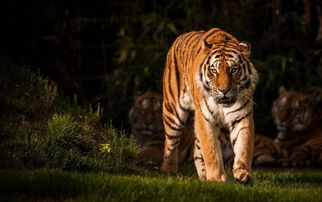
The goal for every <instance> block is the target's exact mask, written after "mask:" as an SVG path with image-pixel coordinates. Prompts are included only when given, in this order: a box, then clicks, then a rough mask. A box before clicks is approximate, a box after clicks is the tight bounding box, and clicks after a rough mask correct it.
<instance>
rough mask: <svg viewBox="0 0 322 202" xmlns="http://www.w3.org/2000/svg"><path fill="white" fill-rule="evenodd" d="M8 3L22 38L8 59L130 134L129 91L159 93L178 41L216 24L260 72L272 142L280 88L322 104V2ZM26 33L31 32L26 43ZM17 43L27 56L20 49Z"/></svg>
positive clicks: (264, 122) (261, 116)
mask: <svg viewBox="0 0 322 202" xmlns="http://www.w3.org/2000/svg"><path fill="white" fill-rule="evenodd" d="M307 2H310V5H307ZM7 4H9V6H10V8H13V12H8V16H9V18H10V17H11V18H10V19H11V21H10V23H8V26H7V27H9V29H8V30H6V31H9V32H10V31H13V33H17V34H14V35H13V36H11V35H10V34H8V37H7V38H6V39H10V38H13V37H15V38H14V39H15V40H12V41H14V42H15V43H11V42H10V40H7V41H8V42H6V43H4V46H3V47H5V48H6V47H7V49H8V50H11V51H7V52H6V54H7V55H9V57H13V55H15V56H16V57H18V56H19V55H20V58H24V59H23V61H28V62H29V63H32V64H36V66H37V67H38V68H40V71H41V72H42V73H44V74H47V75H49V76H50V77H51V78H53V79H54V80H55V81H56V82H57V83H58V84H59V85H60V86H61V88H62V89H63V90H64V92H65V93H68V94H70V95H73V93H75V92H76V93H77V94H78V97H79V100H81V101H84V100H85V101H87V102H92V103H96V102H101V103H102V105H103V107H104V109H105V111H104V116H103V117H104V119H105V120H108V119H112V120H113V122H114V123H115V124H116V125H118V126H120V127H123V128H124V127H125V129H127V112H128V109H129V108H130V106H131V104H132V102H133V91H137V90H140V91H146V90H156V91H161V88H162V85H161V79H162V71H163V67H164V64H165V56H166V54H167V51H168V49H169V47H170V46H171V43H172V42H173V40H174V39H175V38H176V37H177V36H178V35H180V34H181V33H184V32H187V31H190V30H206V29H209V28H211V27H220V28H222V29H223V30H225V31H227V32H229V33H231V34H233V35H235V36H236V37H237V38H238V39H240V40H246V41H248V42H250V43H251V44H252V61H253V62H254V64H255V66H256V67H257V69H258V71H259V72H260V75H261V80H260V83H259V85H258V88H257V91H256V94H255V102H256V107H255V121H256V127H257V130H258V132H261V133H264V134H266V135H268V136H274V133H275V131H274V129H273V128H274V127H273V124H272V121H271V118H270V117H271V116H270V107H271V103H272V100H273V99H274V98H275V97H276V95H277V89H278V87H279V86H281V85H284V86H286V87H287V88H291V89H296V90H301V91H304V92H306V93H312V94H315V95H316V98H317V99H318V100H321V97H322V96H321V95H322V93H321V92H322V89H321V78H322V59H321V58H322V47H321V41H319V40H318V37H317V34H318V28H319V21H318V20H319V16H318V15H319V14H318V11H317V10H318V8H320V10H321V5H320V4H321V3H320V1H316V0H313V1H281V0H269V1H260V0H247V1H242V0H237V1H236V0H226V1H212V0H184V1H181V0H175V1H148V0H143V1H132V0H122V1H108V0H95V1H91V3H90V4H89V3H88V2H87V1H69V2H66V1H55V2H52V1H40V0H34V1H33V4H32V5H31V4H30V3H29V2H28V3H24V2H20V1H19V0H14V1H10V3H7ZM22 6H24V8H29V9H22V8H21V7H22ZM26 10H27V11H26ZM16 14H18V16H19V14H20V16H23V18H17V17H16V16H17V15H16ZM19 25H21V26H19ZM27 28H28V29H27ZM23 29H25V30H28V31H25V32H24V33H25V34H24V35H22V36H20V35H19V34H18V33H21V32H22V31H23ZM9 32H8V33H9ZM17 41H18V42H19V43H20V44H19V43H18V42H17ZM21 42H24V43H23V44H25V45H28V47H32V48H31V51H29V49H28V48H22V49H21V46H19V45H21ZM8 47H10V48H8ZM17 47H19V48H17ZM23 47H24V46H23ZM19 51H21V53H20V52H19ZM17 53H20V54H18V56H17ZM26 53H27V54H26ZM39 56H41V57H39Z"/></svg>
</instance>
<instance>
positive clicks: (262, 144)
mask: <svg viewBox="0 0 322 202" xmlns="http://www.w3.org/2000/svg"><path fill="white" fill-rule="evenodd" d="M219 139H220V143H221V150H222V155H223V160H224V164H225V165H226V166H228V167H230V166H231V165H232V163H233V161H234V156H235V155H234V151H233V149H232V147H231V142H230V140H229V134H227V133H226V132H221V133H220V134H219ZM281 156H282V150H281V148H280V146H279V145H278V144H276V143H275V142H274V141H273V139H271V138H268V137H265V136H264V135H261V134H255V136H254V155H253V165H255V166H268V165H276V164H277V162H278V159H279V157H281Z"/></svg>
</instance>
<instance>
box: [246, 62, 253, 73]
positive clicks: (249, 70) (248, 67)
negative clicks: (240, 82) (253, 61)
mask: <svg viewBox="0 0 322 202" xmlns="http://www.w3.org/2000/svg"><path fill="white" fill-rule="evenodd" d="M246 67H247V69H248V73H249V74H252V69H251V68H250V65H249V62H248V61H247V64H246Z"/></svg>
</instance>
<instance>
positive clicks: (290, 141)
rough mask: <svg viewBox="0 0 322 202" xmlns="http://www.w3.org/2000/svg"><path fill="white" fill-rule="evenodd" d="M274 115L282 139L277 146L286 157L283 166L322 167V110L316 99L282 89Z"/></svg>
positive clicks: (277, 141) (282, 160)
mask: <svg viewBox="0 0 322 202" xmlns="http://www.w3.org/2000/svg"><path fill="white" fill-rule="evenodd" d="M272 114H273V118H274V122H275V125H276V128H277V130H278V135H277V137H276V138H275V140H274V141H275V142H276V144H277V145H279V147H281V149H282V150H283V151H285V154H284V155H283V158H282V159H280V160H279V161H280V163H281V164H282V165H283V166H293V167H303V166H316V165H318V166H321V163H322V119H321V115H322V110H321V108H320V107H319V106H318V102H317V101H315V100H314V99H313V96H310V95H305V94H303V93H301V92H298V91H292V90H286V89H285V88H284V87H280V89H279V97H278V98H277V99H276V100H275V101H274V102H273V106H272Z"/></svg>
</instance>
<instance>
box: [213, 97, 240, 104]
mask: <svg viewBox="0 0 322 202" xmlns="http://www.w3.org/2000/svg"><path fill="white" fill-rule="evenodd" d="M236 100H237V97H231V98H229V97H226V96H224V97H221V98H217V99H216V102H217V103H218V104H224V105H231V104H234V103H235V102H236Z"/></svg>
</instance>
